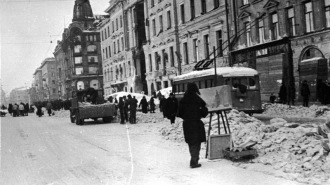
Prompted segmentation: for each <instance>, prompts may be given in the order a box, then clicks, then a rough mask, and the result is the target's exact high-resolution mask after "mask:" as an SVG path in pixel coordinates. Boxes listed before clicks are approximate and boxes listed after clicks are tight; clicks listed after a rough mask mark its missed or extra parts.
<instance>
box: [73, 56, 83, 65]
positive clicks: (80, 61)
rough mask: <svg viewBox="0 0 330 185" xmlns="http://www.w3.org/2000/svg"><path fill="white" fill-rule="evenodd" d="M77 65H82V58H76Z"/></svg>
mask: <svg viewBox="0 0 330 185" xmlns="http://www.w3.org/2000/svg"><path fill="white" fill-rule="evenodd" d="M74 63H75V64H82V57H74Z"/></svg>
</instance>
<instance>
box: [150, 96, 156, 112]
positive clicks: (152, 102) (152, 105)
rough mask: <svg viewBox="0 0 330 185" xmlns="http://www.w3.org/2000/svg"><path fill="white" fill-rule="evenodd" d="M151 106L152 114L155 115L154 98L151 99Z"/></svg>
mask: <svg viewBox="0 0 330 185" xmlns="http://www.w3.org/2000/svg"><path fill="white" fill-rule="evenodd" d="M149 106H150V113H155V109H156V105H155V100H154V98H153V97H151V98H150V101H149Z"/></svg>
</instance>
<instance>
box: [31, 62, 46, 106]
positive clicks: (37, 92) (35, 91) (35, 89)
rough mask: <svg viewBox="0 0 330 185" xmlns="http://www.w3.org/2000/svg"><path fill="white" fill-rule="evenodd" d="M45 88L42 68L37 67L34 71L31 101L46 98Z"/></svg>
mask: <svg viewBox="0 0 330 185" xmlns="http://www.w3.org/2000/svg"><path fill="white" fill-rule="evenodd" d="M43 91H44V88H43V81H42V71H41V68H38V69H36V71H35V72H34V73H33V83H32V87H31V90H30V96H31V102H37V101H43V100H44V92H43Z"/></svg>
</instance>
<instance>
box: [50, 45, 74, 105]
mask: <svg viewBox="0 0 330 185" xmlns="http://www.w3.org/2000/svg"><path fill="white" fill-rule="evenodd" d="M61 44H62V43H61V41H58V42H57V46H56V48H55V51H54V53H53V54H54V57H55V61H56V81H57V83H58V89H57V93H58V97H59V98H60V99H67V98H68V95H67V91H66V89H67V88H68V87H69V86H71V84H67V83H66V80H67V79H68V78H69V75H68V73H69V68H68V58H67V57H66V54H65V52H64V51H63V49H62V47H61Z"/></svg>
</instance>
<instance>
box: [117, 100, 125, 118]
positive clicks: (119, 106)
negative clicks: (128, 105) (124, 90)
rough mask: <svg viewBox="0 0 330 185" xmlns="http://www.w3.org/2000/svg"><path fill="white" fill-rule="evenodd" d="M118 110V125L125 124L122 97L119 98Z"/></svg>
mask: <svg viewBox="0 0 330 185" xmlns="http://www.w3.org/2000/svg"><path fill="white" fill-rule="evenodd" d="M118 108H119V113H120V124H125V113H124V100H123V97H120V98H119V103H118Z"/></svg>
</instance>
